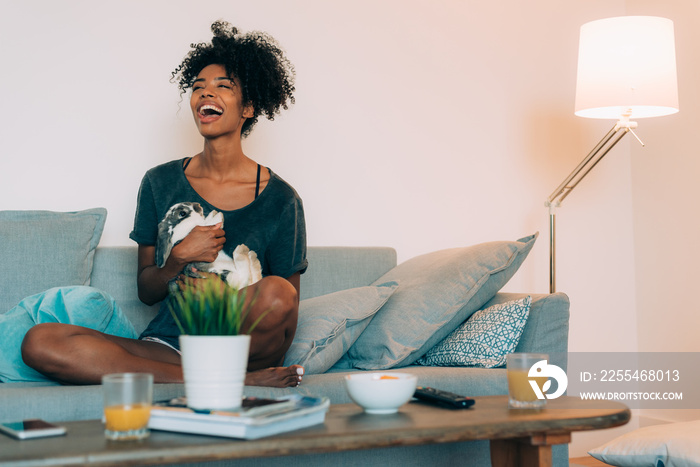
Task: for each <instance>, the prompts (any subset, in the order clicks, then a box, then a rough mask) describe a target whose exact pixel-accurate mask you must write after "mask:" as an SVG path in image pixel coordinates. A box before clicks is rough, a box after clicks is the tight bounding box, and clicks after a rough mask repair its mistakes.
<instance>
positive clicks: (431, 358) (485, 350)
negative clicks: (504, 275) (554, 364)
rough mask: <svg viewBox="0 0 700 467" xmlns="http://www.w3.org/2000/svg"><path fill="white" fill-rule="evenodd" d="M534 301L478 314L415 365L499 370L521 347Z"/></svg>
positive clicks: (528, 300)
mask: <svg viewBox="0 0 700 467" xmlns="http://www.w3.org/2000/svg"><path fill="white" fill-rule="evenodd" d="M531 301H532V298H531V297H530V296H527V297H525V298H521V299H520V300H513V301H511V302H506V303H500V304H498V305H493V306H491V307H489V308H486V309H483V310H479V311H477V312H476V313H474V314H473V315H472V316H471V317H470V318H469V319H468V320H466V321H465V322H464V323H463V324H461V325H460V326H459V327H458V328H457V329H455V330H454V331H452V332H451V333H450V334H449V335H448V336H447V337H445V338H444V339H443V340H442V341H440V342H439V343H438V344H437V345H436V346H435V347H433V348H432V349H430V350H428V353H426V354H425V355H423V356H422V357H421V358H419V359H418V360H417V361H416V363H418V364H419V365H428V366H475V367H479V368H496V367H501V366H504V365H505V364H506V355H508V354H509V353H512V352H513V351H514V350H515V347H516V346H517V345H518V341H519V340H520V336H521V335H522V333H523V328H524V327H525V323H526V322H527V317H528V315H529V313H530V303H531Z"/></svg>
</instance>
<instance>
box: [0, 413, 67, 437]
mask: <svg viewBox="0 0 700 467" xmlns="http://www.w3.org/2000/svg"><path fill="white" fill-rule="evenodd" d="M0 432H3V433H5V434H7V435H10V436H12V437H13V438H17V439H31V438H44V437H46V436H61V435H65V434H66V428H65V427H62V426H58V425H54V424H52V423H48V422H45V421H44V420H39V419H38V418H37V419H33V420H24V421H22V422H11V423H0Z"/></svg>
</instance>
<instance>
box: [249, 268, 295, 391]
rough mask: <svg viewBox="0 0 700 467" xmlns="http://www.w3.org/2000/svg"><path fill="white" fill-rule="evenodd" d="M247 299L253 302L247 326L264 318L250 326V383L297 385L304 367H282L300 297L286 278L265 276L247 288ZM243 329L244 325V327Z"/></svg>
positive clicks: (293, 331)
mask: <svg viewBox="0 0 700 467" xmlns="http://www.w3.org/2000/svg"><path fill="white" fill-rule="evenodd" d="M246 294H247V296H246V300H248V301H253V304H252V309H251V311H250V315H249V316H248V319H247V321H246V325H250V324H251V323H254V322H255V321H256V320H257V319H258V317H260V316H261V315H262V314H264V317H263V318H262V320H261V321H260V323H258V325H257V326H256V327H255V329H253V332H252V333H251V342H250V356H249V358H248V374H247V376H246V381H245V383H246V384H247V385H249V386H273V387H288V386H298V385H299V383H300V382H301V379H302V375H303V374H304V369H303V368H302V367H301V366H299V365H292V366H289V367H281V366H280V365H282V363H283V362H284V354H285V353H286V352H287V350H288V349H289V346H290V345H291V344H292V340H293V339H294V334H295V332H296V329H297V317H298V314H299V299H298V297H297V291H296V289H295V288H294V286H293V285H292V284H291V283H289V281H287V280H286V279H283V278H281V277H276V276H268V277H265V278H263V279H262V280H261V281H259V282H257V283H255V284H253V285H251V286H249V287H248V290H247V292H246ZM244 329H245V327H244Z"/></svg>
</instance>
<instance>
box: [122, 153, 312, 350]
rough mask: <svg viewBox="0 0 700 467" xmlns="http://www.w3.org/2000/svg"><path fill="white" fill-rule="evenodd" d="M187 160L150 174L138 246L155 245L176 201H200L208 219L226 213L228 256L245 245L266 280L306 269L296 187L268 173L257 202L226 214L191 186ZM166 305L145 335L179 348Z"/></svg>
mask: <svg viewBox="0 0 700 467" xmlns="http://www.w3.org/2000/svg"><path fill="white" fill-rule="evenodd" d="M183 162H184V159H179V160H175V161H171V162H167V163H165V164H162V165H159V166H157V167H154V168H152V169H151V170H149V171H148V172H146V175H145V176H144V177H143V180H142V181H141V188H140V189H139V195H138V201H137V206H136V216H135V219H134V230H132V231H131V233H130V234H129V238H131V239H132V240H134V241H135V242H136V243H138V244H139V245H149V246H153V245H155V244H156V239H157V234H158V223H159V222H160V221H161V220H162V219H163V217H164V216H165V213H166V212H167V211H168V209H170V207H171V206H173V205H174V204H177V203H182V202H196V203H199V204H200V205H201V206H202V209H204V215H205V216H206V215H207V214H209V212H210V211H212V210H214V209H216V210H217V211H219V212H221V213H222V214H223V215H224V231H225V232H226V243H225V244H224V248H223V250H224V252H225V253H227V254H228V255H231V254H232V252H233V250H234V249H235V248H236V246H238V245H240V244H241V243H243V244H245V245H247V246H248V248H250V249H251V250H253V251H255V252H256V253H257V255H258V258H259V259H260V264H261V266H262V273H263V277H264V276H269V275H275V276H280V277H285V278H287V277H289V276H291V275H293V274H295V273H297V272H301V273H304V271H306V268H307V266H308V262H307V260H306V224H305V221H304V207H303V205H302V201H301V198H300V197H299V195H298V194H297V192H296V191H295V190H294V188H292V187H291V186H290V185H289V184H288V183H287V182H285V181H284V180H282V179H281V178H280V177H278V176H277V175H276V174H275V173H274V172H272V170H270V171H269V172H270V180H269V181H268V183H267V185H266V186H265V189H264V190H263V191H262V192H260V194H259V196H258V197H257V198H256V199H255V201H253V202H252V203H250V204H249V205H247V206H244V207H243V208H241V209H236V210H234V211H224V210H221V209H219V208H217V207H216V206H212V205H211V204H209V203H208V202H207V201H206V200H204V198H202V197H201V196H199V194H198V193H197V192H196V191H195V190H194V189H193V188H192V186H191V185H190V183H189V181H188V180H187V177H186V176H185V172H184V170H183V168H182V167H183ZM268 170H269V169H268ZM168 301H169V300H164V301H163V302H162V304H161V308H160V311H159V312H158V315H157V316H156V317H155V318H154V319H153V321H151V323H150V324H149V325H148V328H147V329H146V330H145V331H144V332H143V333H142V334H141V337H146V336H151V337H158V338H160V339H162V340H164V341H166V342H168V343H169V344H171V345H173V346H174V347H176V348H179V345H178V343H177V337H178V336H179V334H180V332H179V329H178V328H177V326H176V325H175V322H174V320H173V319H172V316H171V315H170V310H169V309H168V306H167V302H168Z"/></svg>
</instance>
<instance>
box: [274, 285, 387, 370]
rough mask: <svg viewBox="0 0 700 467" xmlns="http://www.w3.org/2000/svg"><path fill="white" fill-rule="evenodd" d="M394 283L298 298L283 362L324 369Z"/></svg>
mask: <svg viewBox="0 0 700 467" xmlns="http://www.w3.org/2000/svg"><path fill="white" fill-rule="evenodd" d="M396 287H397V284H396V282H389V283H386V284H381V285H377V286H367V287H358V288H355V289H348V290H341V291H339V292H334V293H331V294H327V295H322V296H320V297H315V298H310V299H307V300H302V301H301V302H300V303H299V320H298V322H297V332H296V335H295V336H294V342H292V345H291V347H290V348H289V350H288V351H287V354H286V356H285V359H284V365H285V366H289V365H294V364H296V365H302V366H303V367H304V369H305V370H306V373H307V374H315V373H324V372H325V371H326V370H328V369H329V368H330V367H332V366H333V364H334V363H335V362H337V361H338V359H339V358H340V357H342V356H343V354H345V352H347V351H348V349H349V348H350V346H351V345H352V344H353V343H354V342H355V340H357V338H358V337H359V336H360V334H361V333H362V331H364V329H365V328H366V327H367V325H368V324H369V323H370V321H371V320H372V318H373V317H374V315H375V313H376V312H377V311H378V310H379V308H381V306H382V305H384V303H386V301H387V300H388V299H389V297H390V296H391V294H392V293H394V290H396Z"/></svg>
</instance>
